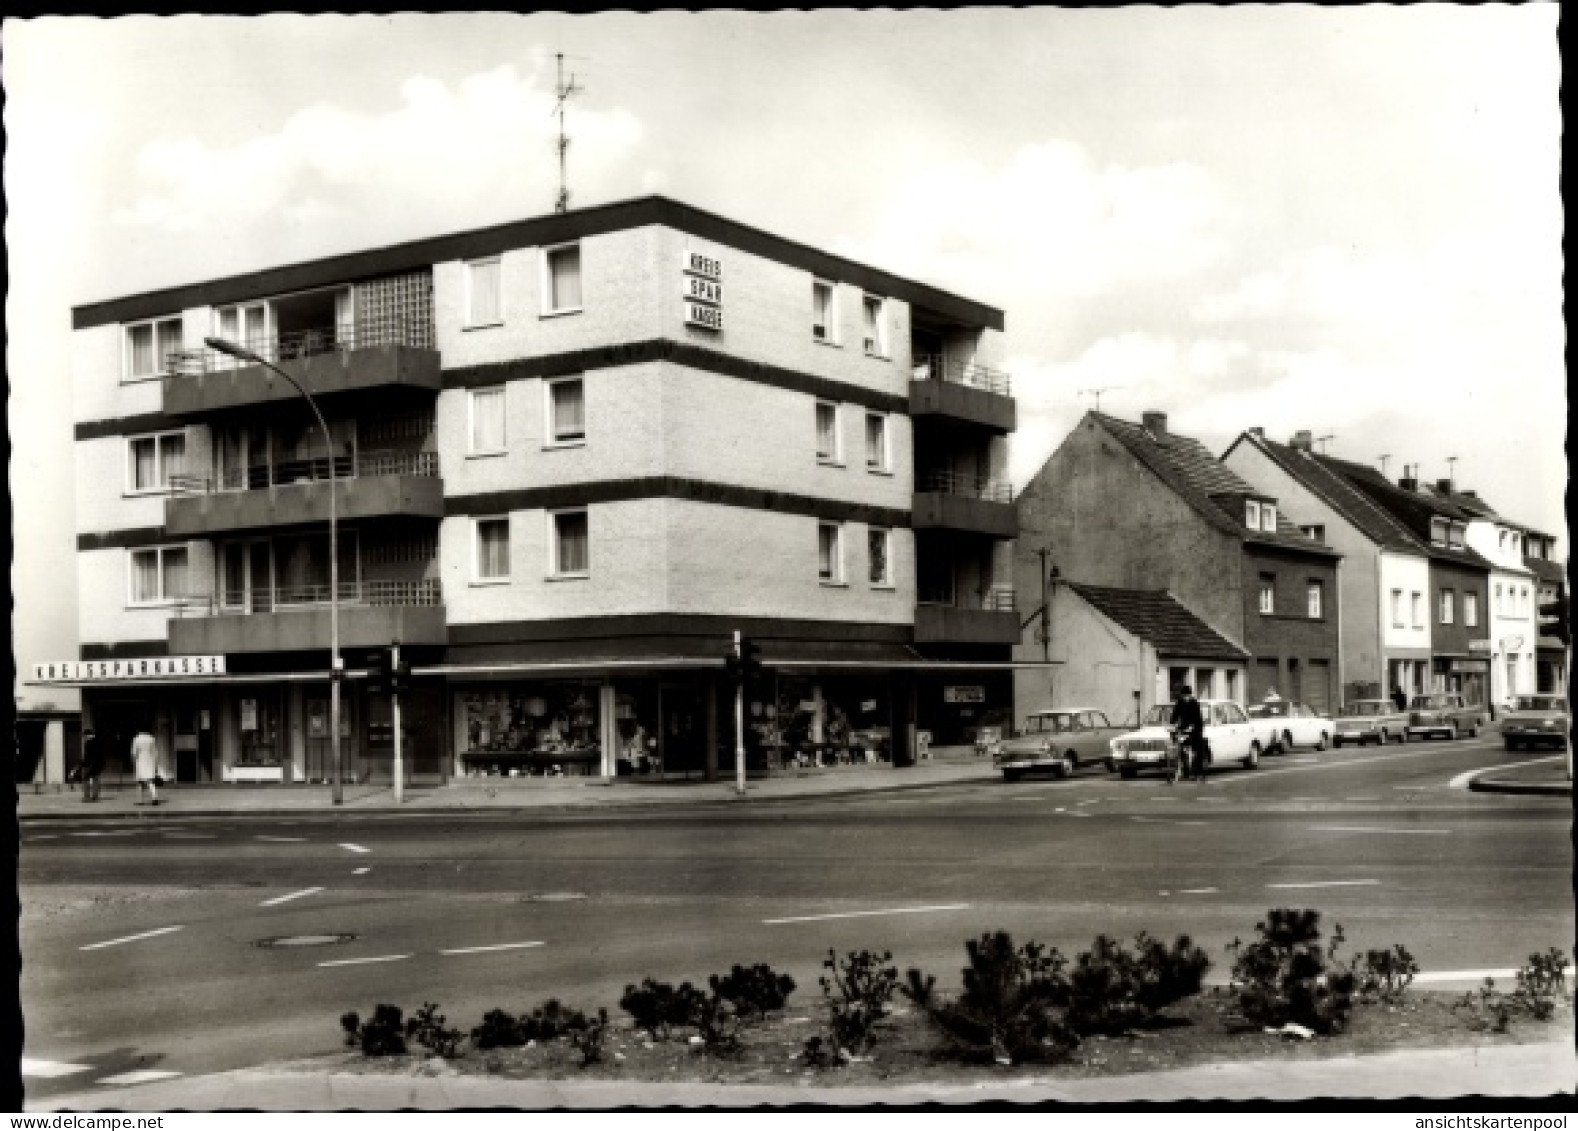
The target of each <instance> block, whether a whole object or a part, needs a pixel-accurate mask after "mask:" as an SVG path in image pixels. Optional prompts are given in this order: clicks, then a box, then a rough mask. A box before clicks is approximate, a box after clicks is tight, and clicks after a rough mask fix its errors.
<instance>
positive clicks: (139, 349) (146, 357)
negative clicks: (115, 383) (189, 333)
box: [125, 318, 181, 381]
mask: <svg viewBox="0 0 1578 1131" xmlns="http://www.w3.org/2000/svg"><path fill="white" fill-rule="evenodd" d="M180 348H181V320H180V319H179V318H160V319H158V320H156V321H153V322H140V323H138V324H137V325H135V326H128V327H126V370H125V372H126V379H127V380H128V381H140V380H143V379H145V378H148V377H159V376H162V375H163V374H165V373H167V372H169V359H170V354H172V353H174V352H175V351H176V350H178V349H180Z"/></svg>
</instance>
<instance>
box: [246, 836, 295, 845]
mask: <svg viewBox="0 0 1578 1131" xmlns="http://www.w3.org/2000/svg"><path fill="white" fill-rule="evenodd" d="M256 839H257V840H267V841H272V842H273V843H275V844H305V843H306V842H307V838H306V837H304V836H260V837H257V838H256Z"/></svg>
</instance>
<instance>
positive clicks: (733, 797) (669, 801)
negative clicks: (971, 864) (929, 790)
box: [17, 749, 997, 821]
mask: <svg viewBox="0 0 1578 1131" xmlns="http://www.w3.org/2000/svg"><path fill="white" fill-rule="evenodd" d="M938 755H939V756H938V757H936V758H931V759H928V760H926V761H923V762H919V763H917V764H916V765H914V766H906V767H902V768H895V767H893V766H891V765H888V764H887V763H881V764H878V765H872V766H830V767H825V768H822V769H808V770H784V771H779V772H777V773H775V774H774V775H773V776H772V777H770V778H750V779H747V781H746V786H745V794H744V796H743V797H742V796H741V795H740V794H738V793H736V792H735V787H734V779H733V778H732V777H730V778H727V779H724V778H720V779H719V780H718V781H715V782H704V781H701V780H700V779H699V778H693V779H691V780H689V781H683V780H669V781H640V780H636V779H634V778H615V779H614V780H612V781H607V780H605V779H602V778H557V779H548V778H501V777H492V778H457V779H455V780H454V781H452V782H451V783H450V784H449V785H440V786H428V785H423V786H410V787H407V788H406V790H405V799H404V802H403V804H401V805H400V806H399V807H398V808H397V807H396V806H395V801H394V791H393V789H392V788H391V787H389V786H387V785H346V786H344V787H343V788H342V796H343V798H344V800H343V802H342V804H341V805H339V806H335V805H333V804H332V803H331V800H330V792H329V787H328V786H326V785H200V786H165V787H163V788H161V789H160V791H159V797H160V804H159V806H158V807H156V808H154V807H149V806H147V805H138V804H136V802H137V800H138V797H137V788H136V786H134V785H130V784H127V785H124V786H122V787H121V788H119V789H117V788H114V787H112V786H111V785H108V784H106V786H105V788H104V793H103V796H102V797H101V798H100V800H99V801H97V802H95V803H93V804H91V805H90V804H85V803H84V802H83V800H82V795H81V792H80V791H79V790H77V789H75V788H67V787H61V786H37V787H35V786H30V785H19V786H17V816H18V817H19V818H20V819H22V820H24V821H27V820H51V819H71V820H84V819H94V820H100V819H105V818H110V819H114V818H137V819H142V818H153V817H160V818H163V817H169V816H184V817H193V816H202V817H207V816H229V815H231V814H237V813H245V814H251V815H256V816H273V815H299V814H303V813H321V814H329V813H339V812H358V813H365V812H380V813H383V812H388V813H393V812H401V813H411V812H418V813H420V812H433V811H448V810H455V809H460V810H472V811H482V810H495V809H497V810H549V811H552V810H586V809H626V808H641V807H645V806H650V805H674V804H684V805H693V804H718V805H728V804H734V805H740V804H749V803H751V802H753V801H774V800H785V799H790V798H801V797H829V796H848V795H853V794H867V793H883V792H888V791H892V790H907V789H923V788H926V787H928V786H942V785H952V784H954V783H957V782H988V781H995V780H997V773H996V771H995V770H993V768H992V763H991V760H990V759H988V758H976V757H974V756H973V755H971V754H969V753H964V752H955V751H951V750H947V749H944V750H940V751H938Z"/></svg>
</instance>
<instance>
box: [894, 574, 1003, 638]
mask: <svg viewBox="0 0 1578 1131" xmlns="http://www.w3.org/2000/svg"><path fill="white" fill-rule="evenodd" d="M915 643H917V644H1018V643H1019V612H1018V610H1017V609H1015V607H1014V591H1013V589H1012V588H1011V587H1008V586H994V587H993V588H992V589H991V590H990V591H988V592H987V594H986V595H985V596H984V597H982V598H981V600H980V601H979V602H978V603H976V604H964V603H959V604H950V603H946V602H930V601H925V600H923V601H921V602H920V603H919V604H917V605H916V606H915Z"/></svg>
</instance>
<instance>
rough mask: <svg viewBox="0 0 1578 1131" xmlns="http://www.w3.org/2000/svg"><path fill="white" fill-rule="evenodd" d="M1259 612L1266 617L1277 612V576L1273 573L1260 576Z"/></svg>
mask: <svg viewBox="0 0 1578 1131" xmlns="http://www.w3.org/2000/svg"><path fill="white" fill-rule="evenodd" d="M1260 611H1261V613H1263V614H1264V615H1266V616H1270V615H1271V614H1272V613H1274V612H1276V611H1277V575H1276V574H1274V573H1263V574H1261V575H1260Z"/></svg>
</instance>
